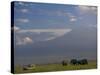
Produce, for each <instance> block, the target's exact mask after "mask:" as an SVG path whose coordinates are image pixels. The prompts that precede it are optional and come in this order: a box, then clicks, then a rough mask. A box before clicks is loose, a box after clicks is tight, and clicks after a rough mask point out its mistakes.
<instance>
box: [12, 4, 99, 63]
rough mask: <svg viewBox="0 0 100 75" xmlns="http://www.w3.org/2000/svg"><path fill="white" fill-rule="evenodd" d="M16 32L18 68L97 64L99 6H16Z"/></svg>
mask: <svg viewBox="0 0 100 75" xmlns="http://www.w3.org/2000/svg"><path fill="white" fill-rule="evenodd" d="M13 29H14V33H15V34H14V54H15V64H29V63H46V62H60V61H61V60H64V59H66V60H67V59H72V58H77V59H82V58H87V59H92V60H96V54H97V51H96V50H97V7H96V6H82V5H67V4H66V5H64V4H47V3H31V2H14V27H13Z"/></svg>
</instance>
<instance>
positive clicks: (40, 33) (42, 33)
mask: <svg viewBox="0 0 100 75" xmlns="http://www.w3.org/2000/svg"><path fill="white" fill-rule="evenodd" d="M71 31H72V29H29V30H21V29H20V30H19V31H17V32H16V36H17V38H15V40H16V43H17V44H16V45H26V44H30V43H35V42H39V41H50V40H54V39H56V38H58V37H62V36H64V35H65V34H67V33H69V32H71ZM30 33H31V35H30ZM17 34H20V35H21V36H22V35H25V34H28V36H24V37H21V36H20V35H17ZM32 36H33V37H32Z"/></svg>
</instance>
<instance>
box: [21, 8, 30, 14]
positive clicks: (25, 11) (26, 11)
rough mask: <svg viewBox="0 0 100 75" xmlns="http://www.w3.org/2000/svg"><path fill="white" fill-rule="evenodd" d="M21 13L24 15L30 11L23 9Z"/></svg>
mask: <svg viewBox="0 0 100 75" xmlns="http://www.w3.org/2000/svg"><path fill="white" fill-rule="evenodd" d="M20 11H21V12H22V13H28V12H29V10H28V9H21V10H20Z"/></svg>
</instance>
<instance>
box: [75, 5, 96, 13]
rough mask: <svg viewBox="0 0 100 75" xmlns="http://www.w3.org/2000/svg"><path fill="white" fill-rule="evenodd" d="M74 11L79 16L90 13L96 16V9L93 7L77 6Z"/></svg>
mask: <svg viewBox="0 0 100 75" xmlns="http://www.w3.org/2000/svg"><path fill="white" fill-rule="evenodd" d="M76 9H77V10H78V11H79V12H80V14H85V13H92V14H96V13H97V7H95V6H78V7H76Z"/></svg>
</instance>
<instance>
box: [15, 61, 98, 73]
mask: <svg viewBox="0 0 100 75" xmlns="http://www.w3.org/2000/svg"><path fill="white" fill-rule="evenodd" d="M96 68H97V62H96V61H89V62H88V64H85V65H71V64H68V65H66V66H63V65H62V64H45V65H44V64H41V65H36V67H35V68H34V69H30V70H24V69H23V66H19V65H17V66H15V70H14V73H35V72H51V71H68V70H84V69H96Z"/></svg>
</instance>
